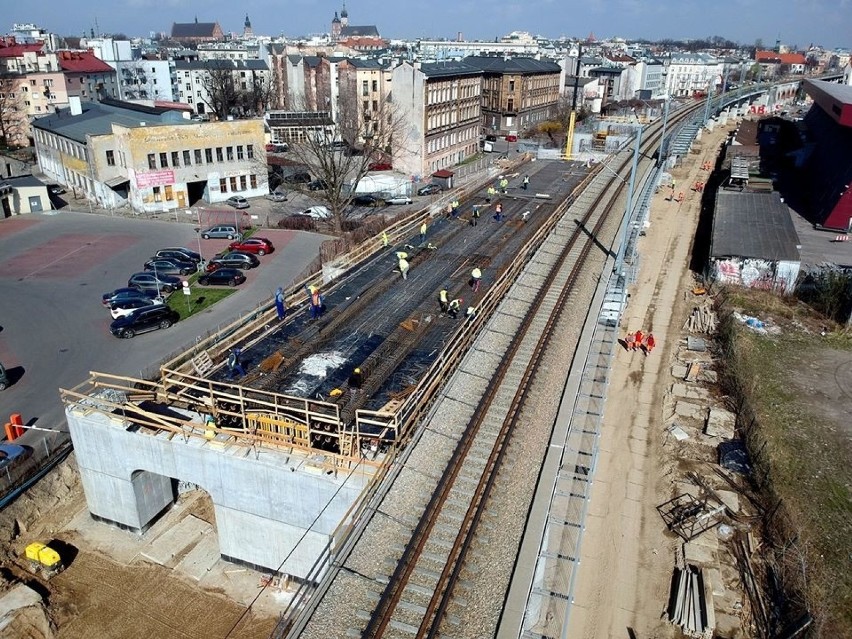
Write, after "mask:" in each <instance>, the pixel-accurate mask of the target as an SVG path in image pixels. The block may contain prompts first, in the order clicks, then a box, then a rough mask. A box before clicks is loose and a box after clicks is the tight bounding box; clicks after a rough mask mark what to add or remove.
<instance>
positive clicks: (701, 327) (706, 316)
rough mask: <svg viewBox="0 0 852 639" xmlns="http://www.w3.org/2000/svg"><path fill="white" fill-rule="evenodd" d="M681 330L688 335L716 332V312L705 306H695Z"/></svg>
mask: <svg viewBox="0 0 852 639" xmlns="http://www.w3.org/2000/svg"><path fill="white" fill-rule="evenodd" d="M683 328H684V329H685V330H688V331H689V332H690V333H713V332H715V330H716V312H715V311H714V310H713V309H712V308H710V306H709V305H707V304H704V305H702V306H696V307H695V308H693V309H692V314H691V315H690V316H689V318H688V319H687V320H686V324H684V325H683Z"/></svg>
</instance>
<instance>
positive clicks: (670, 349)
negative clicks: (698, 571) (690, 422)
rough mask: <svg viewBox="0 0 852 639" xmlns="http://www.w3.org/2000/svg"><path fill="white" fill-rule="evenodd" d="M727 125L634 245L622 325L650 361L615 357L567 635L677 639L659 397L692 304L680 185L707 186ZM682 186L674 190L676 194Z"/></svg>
mask: <svg viewBox="0 0 852 639" xmlns="http://www.w3.org/2000/svg"><path fill="white" fill-rule="evenodd" d="M728 130H730V127H728V128H724V127H722V128H717V129H716V130H715V131H714V132H712V133H710V134H708V133H707V132H705V133H704V136H703V139H702V141H701V142H700V143H699V144H698V145H696V149H698V148H699V147H700V149H701V150H700V152H699V153H697V154H691V155H689V156H688V157H686V158H685V161H684V163H683V164H682V165H681V166H680V167H678V168H676V169H674V170H673V171H672V175H673V177H674V178H675V179H676V180H677V183H678V184H680V185H683V186H682V187H681V188H682V189H683V191H684V192H685V196H686V197H685V199H684V201H683V202H682V203H678V202H676V201H670V200H669V199H668V198H669V196H670V194H671V192H670V190H669V189H667V188H666V189H661V192H660V193H659V194H658V195H656V196H655V197H654V200H653V203H652V207H651V215H650V222H651V225H650V228H648V229H647V232H646V235H645V237H644V238H641V239H640V242H639V252H640V256H641V270H640V273H639V279H638V281H637V282H636V284H635V285H634V286H632V287H631V290H630V294H631V297H630V302H629V304H628V307H627V311H626V315H625V317H624V318H623V320H622V326H621V329H622V331H623V333H624V334H626V333H628V332H633V331H636V330H637V329H642V331H643V332H644V333H645V334H647V333H648V332H653V333H654V337H655V338H656V342H657V349H656V350H655V351H654V352H653V353H652V354H651V355H649V356H647V357H646V356H644V355H643V354H642V353H639V352H636V353H628V352H624V351H619V353H618V355H617V356H616V359H615V362H614V366H613V372H612V378H611V383H610V388H609V394H608V400H607V404H606V408H605V410H604V425H603V430H602V434H601V441H600V456H599V460H598V465H597V468H596V471H595V478H594V486H593V488H592V495H591V502H590V505H589V515H588V518H587V520H586V530H585V533H584V535H583V544H582V551H581V556H580V564H581V565H582V566H584V567H585V569H584V570H581V571H580V573H579V578H578V581H577V585H576V590H575V595H574V605H573V606H572V610H571V616H570V619H569V630H570V632H569V636H572V637H583V638H584V639H596V638H604V637H619V638H626V637H630V638H632V639H636V638H641V639H651V638H658V637H675V636H678V635H677V629H676V628H675V627H674V626H672V625H671V624H669V623H668V622H667V621H666V620H665V619H664V618H663V616H662V615H663V612H664V610H665V607H666V605H667V602H668V593H669V585H670V579H671V574H672V568H673V566H674V564H675V555H676V552H677V548H678V545H679V544H678V543H677V539H676V538H674V536H673V535H670V534H668V533H667V532H666V530H665V527H664V525H663V522H662V520H661V518H660V515H659V514H658V513H657V511H656V508H655V507H656V506H657V505H658V504H660V503H663V502H664V501H666V500H668V499H670V497H671V495H670V487H669V486H670V481H669V479H668V476H669V475H670V473H671V472H672V469H673V467H674V465H675V462H674V460H672V459H671V458H670V457H669V456H668V454H667V453H665V452H664V450H663V434H664V432H663V422H664V415H663V410H662V407H663V405H664V401H663V399H664V393H665V392H666V391H667V388H668V387H669V386H670V385H671V377H670V366H671V362H672V360H673V359H674V354H675V351H676V346H677V344H678V342H679V341H680V337H681V333H682V327H683V324H684V321H685V319H686V316H687V313H688V311H689V310H690V309H691V304H690V301H689V300H687V299H686V298H685V297H684V296H683V291H684V290H687V289H688V288H689V286H690V285H691V282H692V276H691V273H690V271H689V269H688V267H689V262H690V255H691V248H692V242H693V236H694V233H695V228H696V225H697V222H698V216H699V212H700V199H701V194H700V193H696V192H693V191H691V190H689V189H688V187H687V185H691V184H693V183H694V182H696V181H705V180H706V178H707V172H706V171H704V170H702V169H701V166H702V164H703V163H704V162H708V161H709V162H713V161H714V160H715V155H716V153H717V150H718V148H719V145H720V144H721V143H722V141H723V140H724V139H725V136H726V134H727V131H728ZM679 190H680V189H679Z"/></svg>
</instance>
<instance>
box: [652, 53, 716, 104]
mask: <svg viewBox="0 0 852 639" xmlns="http://www.w3.org/2000/svg"><path fill="white" fill-rule="evenodd" d="M723 73H724V61H723V60H720V59H718V58H715V57H713V56H711V55H709V54H707V53H673V54H671V56H670V57H669V59H668V68H667V72H666V92H667V93H668V94H669V95H671V96H673V97H690V96H693V95H695V94H696V93H699V94H706V93H707V91H708V90H711V91H712V90H714V89H715V87H716V86H717V85H719V84H721V83H722V75H723Z"/></svg>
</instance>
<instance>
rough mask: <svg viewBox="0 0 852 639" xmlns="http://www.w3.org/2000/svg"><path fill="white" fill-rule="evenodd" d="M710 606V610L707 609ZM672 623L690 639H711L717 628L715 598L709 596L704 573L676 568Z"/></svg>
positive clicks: (671, 610)
mask: <svg viewBox="0 0 852 639" xmlns="http://www.w3.org/2000/svg"><path fill="white" fill-rule="evenodd" d="M708 603H709V606H708ZM669 620H670V621H671V622H672V623H673V624H675V625H677V626H680V628H681V630H683V633H684V634H685V635H686V636H687V637H696V638H698V637H711V636H712V634H713V630H714V627H715V626H716V620H715V614H714V611H713V599H712V596H708V593H707V589H706V587H705V584H704V577H703V575H702V574H701V569H700V568H697V567H696V566H691V565H687V566H686V567H685V568H683V569H681V568H675V572H674V575H673V576H672V590H671V594H670V596H669Z"/></svg>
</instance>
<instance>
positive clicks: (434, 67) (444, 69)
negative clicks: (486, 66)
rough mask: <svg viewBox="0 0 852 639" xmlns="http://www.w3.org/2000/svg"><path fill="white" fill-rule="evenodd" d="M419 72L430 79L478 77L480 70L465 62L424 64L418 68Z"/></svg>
mask: <svg viewBox="0 0 852 639" xmlns="http://www.w3.org/2000/svg"><path fill="white" fill-rule="evenodd" d="M420 71H422V72H423V74H424V75H426V76H428V77H430V78H442V77H452V76H458V75H480V74H481V73H482V70H481V69H478V68H476V67H474V66H472V65H470V64H467V63H466V62H453V61H450V62H424V63H423V64H422V65H421V66H420Z"/></svg>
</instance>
